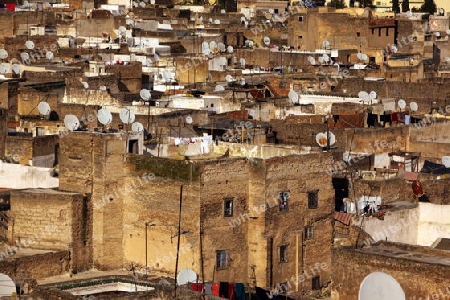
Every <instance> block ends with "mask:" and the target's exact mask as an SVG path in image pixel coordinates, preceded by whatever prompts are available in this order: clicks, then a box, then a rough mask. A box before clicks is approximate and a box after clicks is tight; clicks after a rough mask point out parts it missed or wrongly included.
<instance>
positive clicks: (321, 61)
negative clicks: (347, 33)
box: [318, 56, 325, 64]
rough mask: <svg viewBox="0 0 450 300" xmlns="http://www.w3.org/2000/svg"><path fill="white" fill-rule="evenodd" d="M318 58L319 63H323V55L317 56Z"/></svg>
mask: <svg viewBox="0 0 450 300" xmlns="http://www.w3.org/2000/svg"><path fill="white" fill-rule="evenodd" d="M318 60H319V63H320V64H323V63H324V62H325V60H324V59H323V56H319V58H318Z"/></svg>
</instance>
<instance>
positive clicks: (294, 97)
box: [288, 90, 298, 104]
mask: <svg viewBox="0 0 450 300" xmlns="http://www.w3.org/2000/svg"><path fill="white" fill-rule="evenodd" d="M288 98H289V100H291V103H292V104H296V103H298V94H297V93H296V92H295V91H294V90H290V91H289V93H288Z"/></svg>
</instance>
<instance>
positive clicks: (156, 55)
mask: <svg viewBox="0 0 450 300" xmlns="http://www.w3.org/2000/svg"><path fill="white" fill-rule="evenodd" d="M153 59H154V60H155V62H158V61H159V55H158V54H156V53H155V55H153Z"/></svg>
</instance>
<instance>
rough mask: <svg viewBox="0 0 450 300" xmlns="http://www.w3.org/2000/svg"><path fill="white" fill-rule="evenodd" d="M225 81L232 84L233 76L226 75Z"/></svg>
mask: <svg viewBox="0 0 450 300" xmlns="http://www.w3.org/2000/svg"><path fill="white" fill-rule="evenodd" d="M225 80H226V81H227V82H232V81H234V80H233V76H231V75H230V74H228V75H227V76H225Z"/></svg>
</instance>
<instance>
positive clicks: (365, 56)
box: [361, 54, 369, 61]
mask: <svg viewBox="0 0 450 300" xmlns="http://www.w3.org/2000/svg"><path fill="white" fill-rule="evenodd" d="M368 58H369V57H368V56H367V54H363V55H362V56H361V59H362V60H364V61H366V60H367V59H368Z"/></svg>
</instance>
